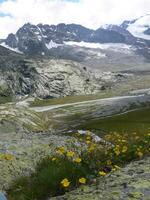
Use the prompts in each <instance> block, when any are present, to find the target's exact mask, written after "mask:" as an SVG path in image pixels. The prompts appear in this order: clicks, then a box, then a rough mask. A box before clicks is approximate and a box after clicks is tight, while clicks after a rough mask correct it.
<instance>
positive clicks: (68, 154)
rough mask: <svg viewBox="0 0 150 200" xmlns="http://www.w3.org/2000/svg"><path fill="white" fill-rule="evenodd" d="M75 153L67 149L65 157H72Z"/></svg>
mask: <svg viewBox="0 0 150 200" xmlns="http://www.w3.org/2000/svg"><path fill="white" fill-rule="evenodd" d="M74 155H75V153H74V152H73V151H68V152H67V157H73V156H74Z"/></svg>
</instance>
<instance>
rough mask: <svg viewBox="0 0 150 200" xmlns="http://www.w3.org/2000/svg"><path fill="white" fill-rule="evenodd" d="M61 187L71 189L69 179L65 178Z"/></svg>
mask: <svg viewBox="0 0 150 200" xmlns="http://www.w3.org/2000/svg"><path fill="white" fill-rule="evenodd" d="M61 185H62V186H63V187H65V188H67V187H69V185H70V182H69V181H68V179H67V178H65V179H63V180H62V181H61Z"/></svg>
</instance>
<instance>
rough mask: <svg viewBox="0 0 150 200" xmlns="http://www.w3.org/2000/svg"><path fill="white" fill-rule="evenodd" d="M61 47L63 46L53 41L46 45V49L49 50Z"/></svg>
mask: <svg viewBox="0 0 150 200" xmlns="http://www.w3.org/2000/svg"><path fill="white" fill-rule="evenodd" d="M59 46H61V44H57V43H55V42H53V40H51V41H50V43H48V44H46V47H47V48H48V49H52V48H57V47H59Z"/></svg>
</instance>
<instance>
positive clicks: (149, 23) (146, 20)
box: [127, 15, 150, 40]
mask: <svg viewBox="0 0 150 200" xmlns="http://www.w3.org/2000/svg"><path fill="white" fill-rule="evenodd" d="M148 28H150V15H145V16H143V17H140V18H139V19H137V20H136V21H135V23H133V24H130V25H129V26H128V28H127V30H128V31H129V32H130V33H131V34H132V35H134V36H135V37H139V38H143V39H145V40H150V36H149V35H146V34H144V32H145V31H146V30H147V29H148Z"/></svg>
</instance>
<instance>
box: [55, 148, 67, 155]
mask: <svg viewBox="0 0 150 200" xmlns="http://www.w3.org/2000/svg"><path fill="white" fill-rule="evenodd" d="M56 152H57V153H59V154H63V153H65V148H64V147H59V148H58V149H57V151H56Z"/></svg>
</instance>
